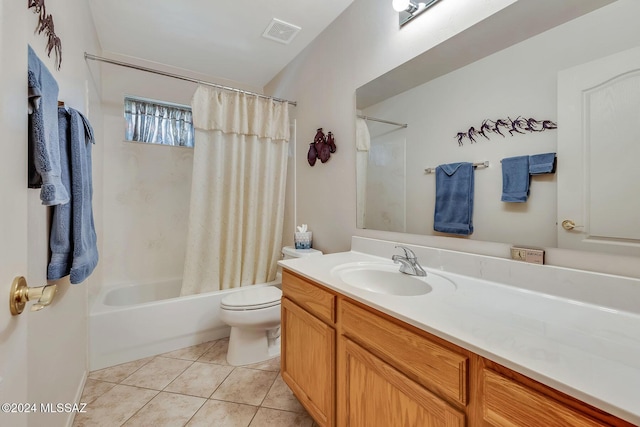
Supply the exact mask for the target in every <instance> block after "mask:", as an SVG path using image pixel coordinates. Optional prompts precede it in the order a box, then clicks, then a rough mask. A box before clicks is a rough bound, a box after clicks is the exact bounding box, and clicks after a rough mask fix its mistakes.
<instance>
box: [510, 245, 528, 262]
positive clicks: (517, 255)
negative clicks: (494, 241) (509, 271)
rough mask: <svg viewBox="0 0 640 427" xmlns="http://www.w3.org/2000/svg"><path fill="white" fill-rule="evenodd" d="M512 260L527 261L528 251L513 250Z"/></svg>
mask: <svg viewBox="0 0 640 427" xmlns="http://www.w3.org/2000/svg"><path fill="white" fill-rule="evenodd" d="M511 259H515V260H516V261H524V260H525V259H527V251H526V249H521V248H511Z"/></svg>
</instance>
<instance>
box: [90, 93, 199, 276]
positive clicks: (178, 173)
mask: <svg viewBox="0 0 640 427" xmlns="http://www.w3.org/2000/svg"><path fill="white" fill-rule="evenodd" d="M120 102H122V101H120ZM106 109H107V110H108V111H107V113H106V114H105V136H106V137H105V140H106V143H105V147H104V173H105V176H104V186H103V189H104V192H103V210H104V217H103V218H104V219H103V225H104V234H103V236H101V238H102V253H101V254H100V255H101V262H102V263H103V265H105V266H108V268H105V269H104V277H103V281H102V283H103V284H106V285H113V284H123V283H131V282H137V283H139V282H144V281H157V280H163V279H169V278H176V277H181V276H182V271H183V264H184V254H185V248H186V233H187V223H188V215H189V198H190V193H191V170H192V161H193V150H192V149H189V148H182V147H169V146H159V145H153V144H144V143H132V142H125V141H123V139H124V119H123V118H122V105H121V104H118V105H115V106H109V107H108V108H106Z"/></svg>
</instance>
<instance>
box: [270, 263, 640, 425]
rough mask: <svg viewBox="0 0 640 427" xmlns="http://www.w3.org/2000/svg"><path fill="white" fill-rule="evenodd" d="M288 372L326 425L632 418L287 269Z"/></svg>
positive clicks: (284, 319)
mask: <svg viewBox="0 0 640 427" xmlns="http://www.w3.org/2000/svg"><path fill="white" fill-rule="evenodd" d="M282 291H283V300H282V377H283V379H284V380H285V382H286V383H287V384H288V385H289V386H290V387H291V389H292V390H293V392H294V394H295V395H296V397H297V398H298V399H299V400H300V402H301V403H302V405H303V406H304V407H305V408H306V409H307V411H308V412H309V414H310V415H311V416H312V417H313V418H314V419H315V420H316V422H317V423H318V424H319V425H320V426H333V425H336V426H339V427H365V426H366V427H376V426H380V427H389V426H411V427H414V426H416V427H418V426H420V427H431V426H439V427H462V426H471V427H475V426H483V427H487V426H490V427H514V426H522V427H536V426H540V427H553V426H557V427H565V426H575V427H578V426H580V427H582V426H586V427H592V426H625V427H626V426H633V424H630V423H628V422H626V421H623V420H621V419H619V418H616V417H614V416H612V415H610V414H607V413H605V412H603V411H601V410H599V409H597V408H594V407H592V406H590V405H587V404H586V403H583V402H581V401H579V400H577V399H575V398H572V397H570V396H568V395H566V394H564V393H561V392H559V391H557V390H554V389H552V388H550V387H547V386H545V385H544V384H541V383H539V382H537V381H535V380H532V379H530V378H528V377H525V376H524V375H522V374H519V373H517V372H515V371H512V370H510V369H508V368H506V367H504V366H502V365H499V364H497V363H495V362H492V361H490V360H488V359H486V358H483V357H481V356H479V355H477V354H475V353H472V352H471V351H468V350H465V349H463V348H461V347H459V346H457V345H455V344H452V343H450V342H448V341H445V340H443V339H441V338H439V337H436V336H433V335H431V334H429V333H427V332H425V331H423V330H421V329H419V328H416V327H414V326H412V325H408V324H406V323H404V322H402V321H400V320H398V319H395V318H394V317H392V316H389V315H387V314H385V313H381V312H379V311H377V310H374V309H373V308H371V307H368V306H366V305H365V304H362V303H360V302H357V301H353V300H351V299H350V298H348V297H345V296H343V295H342V294H340V293H338V292H334V291H332V290H330V289H328V288H325V287H323V286H322V285H319V284H317V283H315V282H312V281H309V280H307V279H304V278H302V277H301V276H298V275H296V274H293V273H291V272H289V271H287V270H286V269H285V270H284V271H283V276H282Z"/></svg>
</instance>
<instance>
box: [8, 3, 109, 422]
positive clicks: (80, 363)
mask: <svg viewBox="0 0 640 427" xmlns="http://www.w3.org/2000/svg"><path fill="white" fill-rule="evenodd" d="M46 6H47V12H48V13H50V14H52V15H53V19H54V23H55V31H56V34H57V35H58V36H59V37H60V39H61V41H62V67H61V68H60V70H56V69H55V64H54V59H53V55H52V58H48V57H47V55H46V52H45V46H46V42H47V41H46V38H45V36H44V35H42V34H41V35H38V34H34V33H33V29H34V28H35V27H36V23H37V15H35V14H33V13H32V11H28V12H27V11H26V7H27V5H26V3H25V4H24V8H25V12H24V13H25V14H27V15H28V16H27V19H26V21H27V25H26V27H25V28H24V29H23V32H22V33H16V34H15V35H14V36H15V39H14V40H13V41H12V43H13V44H14V45H15V46H17V48H19V49H24V50H25V52H26V48H27V43H29V44H30V45H31V46H32V47H33V49H34V50H35V52H36V53H37V54H38V56H39V57H40V59H41V60H42V61H43V62H44V63H45V65H46V66H47V68H49V70H50V71H51V72H52V74H53V76H54V77H55V79H56V81H57V82H58V86H59V89H60V90H59V96H58V99H59V100H61V101H64V102H65V105H66V106H68V107H71V108H74V109H76V110H78V111H80V112H82V113H84V114H85V115H87V117H88V118H89V120H90V122H91V123H92V125H93V127H94V130H95V131H96V135H98V137H97V140H96V145H95V146H94V152H93V156H94V162H93V163H94V188H97V189H98V190H99V188H100V175H101V168H100V165H99V164H96V160H95V158H96V157H98V158H99V157H100V151H101V149H102V144H103V141H102V138H100V136H99V135H100V134H101V130H102V113H101V107H100V87H99V83H97V82H99V80H100V73H99V70H98V68H97V67H95V66H92V64H87V63H85V60H84V56H83V55H84V52H85V51H89V52H96V51H99V49H100V46H99V43H98V41H97V37H96V34H95V30H94V27H93V21H92V18H91V14H90V12H89V6H88V4H87V3H86V2H84V1H82V0H70V1H64V2H62V1H48V2H47V4H46ZM20 60H21V61H25V62H24V67H23V68H24V71H23V72H24V74H25V75H26V72H27V63H26V56H25V55H22V54H21V55H20ZM21 82H22V79H21ZM24 96H25V97H26V87H25V91H24ZM18 105H22V104H18ZM26 123H27V117H26V113H25V116H24V124H25V134H24V141H23V142H24V145H25V147H26ZM96 199H98V203H96V204H94V209H95V210H94V212H95V213H96V215H95V220H96V228H97V232H98V236H99V237H98V238H99V239H100V238H101V232H100V218H101V216H100V206H99V197H96V195H95V194H94V203H95V202H96ZM49 218H50V217H49V213H48V208H45V207H44V206H42V205H41V204H40V197H39V190H29V194H28V248H27V251H28V259H29V265H28V270H29V271H28V275H27V277H28V282H29V285H30V286H42V285H43V284H45V283H46V268H47V263H48V252H47V251H48V235H49V232H48V227H49ZM99 250H100V248H99ZM101 262H102V261H101ZM101 267H102V266H101ZM101 267H99V268H98V269H96V271H94V274H93V275H91V276H90V277H89V278H88V279H87V280H86V281H85V282H84V283H82V284H79V285H70V284H69V281H68V277H66V278H64V279H62V280H60V281H58V282H57V283H58V288H59V289H58V293H57V295H56V299H55V301H54V303H53V304H52V305H51V306H49V307H47V308H45V309H43V310H42V311H39V312H35V313H32V312H29V311H28V307H27V309H26V310H25V312H24V313H22V314H21V315H20V316H21V317H23V318H24V317H28V337H27V348H28V355H27V361H26V362H27V365H28V367H29V369H28V376H27V378H26V381H27V396H28V399H27V400H28V401H29V402H36V403H40V402H43V403H46V402H63V403H65V402H75V401H77V400H78V399H79V398H80V393H81V392H82V386H83V384H84V379H85V374H86V372H87V368H88V362H87V349H88V342H87V336H88V327H87V324H88V323H87V322H88V302H87V297H88V289H89V288H91V287H94V286H96V284H97V283H99V277H100V268H101ZM71 416H72V415H71V414H42V413H35V414H31V415H30V416H29V417H28V420H29V425H34V426H39V425H47V426H56V425H65V424H67V423H68V422H69V420H70V418H71Z"/></svg>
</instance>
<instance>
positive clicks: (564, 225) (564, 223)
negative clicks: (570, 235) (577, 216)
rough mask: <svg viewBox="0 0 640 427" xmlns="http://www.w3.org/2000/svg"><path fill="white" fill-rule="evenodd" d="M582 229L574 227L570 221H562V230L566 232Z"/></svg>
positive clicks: (574, 224)
mask: <svg viewBox="0 0 640 427" xmlns="http://www.w3.org/2000/svg"><path fill="white" fill-rule="evenodd" d="M583 227H584V225H576V223H575V222H573V221H572V220H570V219H565V220H564V221H562V228H564V229H565V230H567V231H571V230H573V229H574V228H583Z"/></svg>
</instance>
